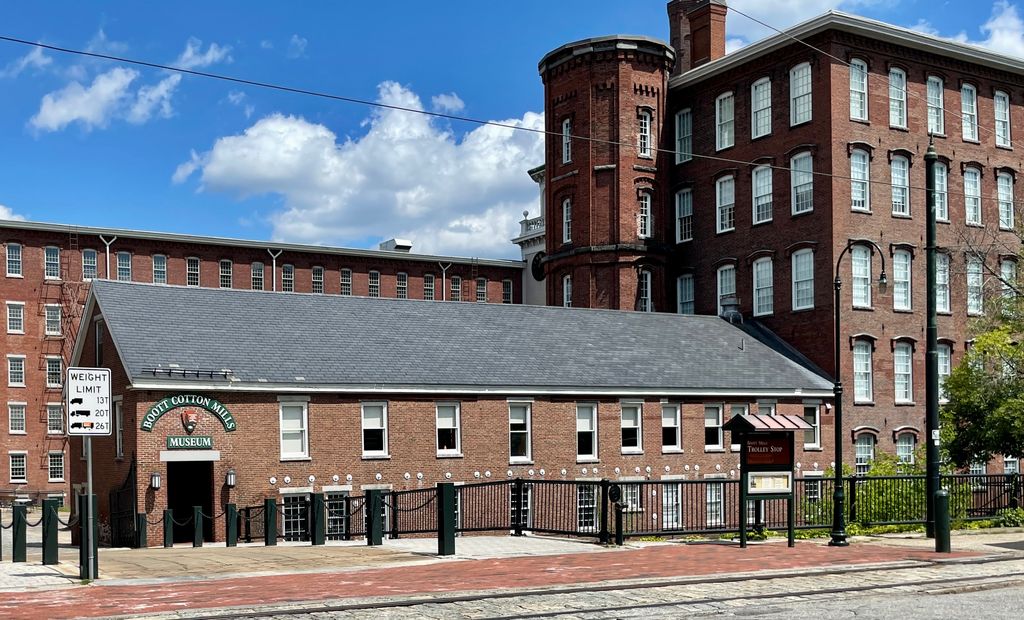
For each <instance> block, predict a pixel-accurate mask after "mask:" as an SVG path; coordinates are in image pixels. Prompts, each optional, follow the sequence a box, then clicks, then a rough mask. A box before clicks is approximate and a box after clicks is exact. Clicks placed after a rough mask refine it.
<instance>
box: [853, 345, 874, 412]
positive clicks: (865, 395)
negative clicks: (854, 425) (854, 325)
mask: <svg viewBox="0 0 1024 620" xmlns="http://www.w3.org/2000/svg"><path fill="white" fill-rule="evenodd" d="M874 348H875V347H874V345H873V344H872V343H871V342H870V341H868V340H855V341H854V343H853V401H854V402H856V403H870V402H872V401H873V400H874V386H873V383H874V381H873V378H872V377H873V375H872V371H871V365H872V362H871V354H872V353H873V351H874Z"/></svg>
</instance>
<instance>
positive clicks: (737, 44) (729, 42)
mask: <svg viewBox="0 0 1024 620" xmlns="http://www.w3.org/2000/svg"><path fill="white" fill-rule="evenodd" d="M746 44H747V42H746V41H744V40H743V39H726V40H725V53H726V54H731V53H733V52H735V51H736V50H738V49H740V48H742V47H744V46H746Z"/></svg>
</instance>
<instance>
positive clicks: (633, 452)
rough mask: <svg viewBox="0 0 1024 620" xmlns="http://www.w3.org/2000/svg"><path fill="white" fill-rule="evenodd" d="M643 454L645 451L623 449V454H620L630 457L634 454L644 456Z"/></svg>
mask: <svg viewBox="0 0 1024 620" xmlns="http://www.w3.org/2000/svg"><path fill="white" fill-rule="evenodd" d="M643 453H644V451H643V450H637V449H636V448H623V449H622V450H621V452H620V454H623V455H630V454H633V455H636V454H640V455H642V454H643Z"/></svg>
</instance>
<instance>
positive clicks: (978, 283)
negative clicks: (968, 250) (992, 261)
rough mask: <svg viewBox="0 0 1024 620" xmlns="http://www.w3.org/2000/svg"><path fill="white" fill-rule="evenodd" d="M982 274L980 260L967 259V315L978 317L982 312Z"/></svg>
mask: <svg viewBox="0 0 1024 620" xmlns="http://www.w3.org/2000/svg"><path fill="white" fill-rule="evenodd" d="M982 284H983V273H982V264H981V259H980V258H978V257H977V256H970V257H968V258H967V314H970V315H979V314H981V313H982V311H983V310H984V304H985V299H984V297H983V295H984V293H983V290H982Z"/></svg>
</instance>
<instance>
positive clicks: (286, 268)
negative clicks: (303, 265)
mask: <svg viewBox="0 0 1024 620" xmlns="http://www.w3.org/2000/svg"><path fill="white" fill-rule="evenodd" d="M281 290H282V291H284V292H285V293H293V292H295V265H281Z"/></svg>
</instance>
